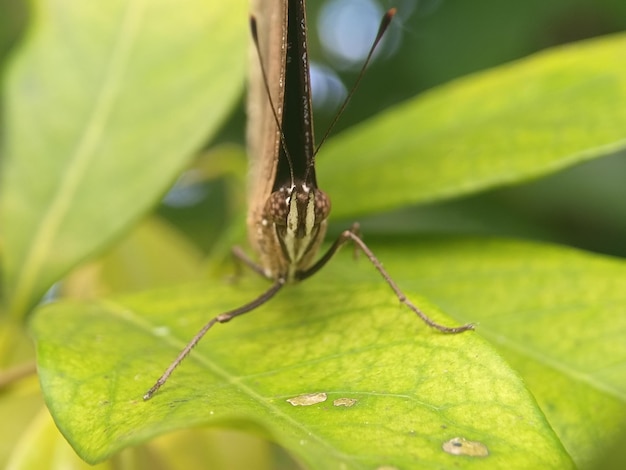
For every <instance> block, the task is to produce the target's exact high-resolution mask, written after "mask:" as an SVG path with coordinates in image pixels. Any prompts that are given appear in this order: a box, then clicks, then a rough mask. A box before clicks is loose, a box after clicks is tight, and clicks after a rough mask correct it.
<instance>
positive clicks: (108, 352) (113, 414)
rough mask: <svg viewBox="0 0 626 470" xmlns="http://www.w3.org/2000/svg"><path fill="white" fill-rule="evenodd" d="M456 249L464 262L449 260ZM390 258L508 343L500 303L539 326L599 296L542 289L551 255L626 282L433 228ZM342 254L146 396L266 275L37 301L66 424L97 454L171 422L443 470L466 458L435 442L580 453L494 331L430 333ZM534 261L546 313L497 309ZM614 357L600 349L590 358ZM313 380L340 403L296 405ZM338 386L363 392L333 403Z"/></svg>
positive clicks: (399, 270) (48, 376)
mask: <svg viewBox="0 0 626 470" xmlns="http://www.w3.org/2000/svg"><path fill="white" fill-rule="evenodd" d="M450 251H452V252H453V253H454V255H455V258H454V259H456V260H460V262H459V263H457V264H454V265H452V264H451V261H450V260H451V258H450V257H449V256H448V255H449V253H450ZM425 254H428V256H425ZM479 254H480V255H481V256H480V257H479ZM548 254H551V257H549V256H547V255H548ZM380 256H381V258H382V259H383V260H384V262H385V263H386V266H388V267H389V269H390V270H391V272H392V273H393V274H394V276H395V277H396V278H397V280H398V282H399V283H400V285H401V286H403V287H405V288H406V289H407V291H408V292H409V293H410V295H411V296H412V297H413V298H415V300H416V302H417V303H418V304H419V305H421V306H422V307H424V308H425V309H426V310H427V311H428V312H430V313H432V314H436V311H437V308H436V307H434V304H432V303H431V302H430V301H431V300H434V301H435V302H436V304H437V305H439V306H444V308H445V310H446V311H448V312H450V313H452V314H454V315H455V317H456V318H457V321H459V322H461V321H465V320H468V319H472V320H473V319H477V320H479V321H480V322H481V324H480V331H482V330H483V329H484V330H485V331H487V332H488V334H489V333H491V334H497V335H498V337H499V338H502V339H503V340H506V339H509V341H510V342H512V341H513V338H515V334H512V333H511V332H510V330H509V329H506V328H502V329H501V330H498V331H497V333H492V332H493V331H495V330H496V328H497V325H498V324H499V322H502V321H503V319H508V318H509V317H508V316H506V315H512V314H513V313H515V315H516V318H517V317H519V318H520V322H523V321H526V322H529V323H531V324H532V321H533V319H535V318H537V316H538V315H540V314H541V313H544V314H545V315H550V314H551V313H552V310H551V308H550V306H551V304H552V303H553V302H555V301H556V299H558V298H559V297H561V296H563V295H565V293H570V292H571V295H572V296H573V297H574V298H575V299H576V300H578V301H580V303H581V304H584V302H585V299H589V297H588V295H589V294H588V292H590V291H591V292H593V282H591V286H590V287H589V288H588V290H587V293H585V296H583V295H582V294H583V292H582V291H580V290H576V289H571V287H572V286H571V284H570V282H567V280H563V281H562V286H563V287H562V288H560V289H556V290H554V294H551V295H548V294H544V293H542V290H541V286H542V285H548V283H550V285H552V281H555V280H556V281H558V276H559V273H558V271H557V270H554V269H553V266H554V265H555V264H558V263H559V262H563V263H570V264H571V263H577V264H578V265H580V267H581V268H582V267H584V266H590V267H594V266H595V265H597V266H595V267H596V269H595V272H596V274H597V272H598V271H600V272H603V270H604V272H606V273H609V272H611V271H612V270H613V271H619V272H620V274H621V277H622V278H624V277H625V276H624V267H623V266H621V265H615V266H614V265H612V263H610V262H604V263H603V262H602V260H600V261H597V260H595V259H594V257H588V256H584V255H580V254H578V253H571V252H568V251H565V250H560V249H555V248H543V247H540V246H533V245H525V244H519V243H508V242H496V241H494V242H492V243H484V242H480V241H472V240H469V241H463V240H449V241H443V242H435V241H432V240H425V241H424V243H422V244H420V246H419V247H417V246H416V245H413V244H412V245H411V246H409V245H403V244H399V245H398V246H397V248H395V249H384V250H382V251H381V254H380ZM342 258H343V259H340V260H336V261H335V262H334V263H332V265H331V266H329V267H328V269H327V270H325V271H324V272H323V273H320V275H318V276H316V277H314V278H313V279H311V280H310V281H308V282H306V283H302V284H301V285H298V286H296V287H293V288H291V289H288V290H285V291H284V292H282V293H281V294H280V295H279V296H278V298H276V299H274V300H273V301H272V302H271V303H270V304H269V305H266V306H264V307H262V308H261V309H259V310H258V311H257V312H254V313H253V314H251V315H249V316H247V317H246V318H245V319H244V318H242V319H238V320H237V321H235V322H232V323H231V324H229V325H225V326H219V327H217V328H216V329H215V330H213V331H211V332H210V333H209V336H208V337H207V338H206V339H205V341H204V342H203V343H201V344H200V345H199V347H198V348H197V349H196V350H195V351H194V353H193V354H192V357H190V358H189V359H188V360H187V361H186V362H185V363H184V364H183V365H182V367H181V368H180V369H179V370H177V372H176V373H175V374H174V375H173V376H172V379H171V381H170V382H168V383H167V384H166V386H165V387H164V388H163V389H162V390H161V391H160V392H159V393H158V394H157V395H156V396H155V397H154V398H153V399H152V400H151V401H149V402H142V401H141V395H142V394H143V392H144V391H145V390H146V389H147V388H148V387H149V386H150V385H151V384H152V381H153V380H155V379H156V377H157V376H158V375H159V374H160V373H161V372H162V370H163V368H164V367H165V365H166V364H167V363H169V362H170V361H171V360H172V358H173V357H174V356H175V355H176V353H177V352H178V351H179V350H180V349H182V347H183V345H184V343H185V342H186V341H187V340H188V339H189V338H190V337H191V336H192V335H193V334H194V333H195V331H196V330H197V329H199V327H200V325H201V324H202V323H203V322H205V321H206V320H207V319H208V317H210V316H212V315H213V314H214V313H217V312H220V311H223V310H226V309H228V308H231V307H233V306H235V305H239V304H241V303H242V302H243V301H244V300H245V299H246V298H252V297H253V296H254V295H255V294H254V293H255V292H259V291H260V290H261V289H262V288H263V287H264V286H265V284H264V283H262V282H261V281H259V280H256V279H248V278H246V279H244V280H243V282H242V284H241V285H239V286H232V285H224V284H223V283H216V284H213V285H211V286H207V285H199V286H197V287H195V288H180V289H170V290H167V291H158V292H149V293H145V294H143V295H137V296H134V297H125V298H118V299H115V300H113V301H112V302H107V301H102V302H95V303H91V304H84V303H74V302H61V303H58V304H56V305H50V306H48V307H45V308H43V309H42V310H41V311H40V312H39V313H38V314H37V315H36V317H35V322H34V324H33V328H34V332H35V335H36V337H37V342H38V354H39V362H40V366H41V367H40V375H41V378H42V382H43V384H44V390H45V393H46V400H47V402H48V404H49V406H50V409H51V411H52V413H53V415H54V416H55V419H56V421H57V423H58V425H59V427H60V428H61V429H62V431H63V432H64V434H65V435H66V437H67V438H68V440H69V441H70V442H72V444H73V445H74V447H75V449H76V450H77V451H78V452H79V453H80V455H82V456H83V457H84V458H86V459H87V460H88V461H92V462H93V461H97V460H100V459H102V458H105V457H106V456H107V455H110V454H111V453H112V452H114V451H116V450H118V449H119V448H120V447H122V446H126V445H130V444H135V443H138V442H141V441H143V440H145V439H147V438H149V437H151V436H153V435H155V434H157V433H160V432H165V431H167V430H171V429H176V428H179V427H184V426H193V425H198V424H204V423H210V424H214V425H216V424H217V425H225V424H227V425H229V426H235V427H241V426H243V427H247V428H250V427H252V429H257V430H262V432H264V433H267V434H269V435H270V436H272V438H274V439H276V440H277V441H278V442H279V443H281V444H282V445H285V446H286V447H287V448H288V449H289V450H290V451H291V452H293V453H295V454H296V455H298V456H299V457H300V458H301V459H304V461H305V462H306V463H307V464H308V465H310V466H312V467H313V468H328V467H329V465H330V466H331V467H336V466H337V465H338V464H339V463H344V464H346V465H347V466H348V467H353V468H363V467H368V468H369V467H371V466H375V465H384V464H387V465H395V466H398V467H399V468H401V467H407V466H411V465H415V462H420V465H421V466H423V467H431V466H438V465H439V466H441V465H448V466H449V465H453V464H454V463H455V462H457V463H459V457H453V456H450V455H448V454H446V453H444V452H443V451H442V450H441V446H442V444H443V443H444V442H445V441H447V440H448V439H451V438H453V437H456V436H462V437H465V438H467V439H470V440H475V441H480V442H482V443H484V444H485V445H486V446H487V447H488V448H489V451H490V456H489V457H487V458H486V459H484V460H481V461H480V462H474V463H475V464H476V465H481V466H489V467H491V466H493V468H496V467H498V466H502V465H503V464H504V462H506V464H507V465H509V466H511V467H513V468H515V467H522V466H524V465H526V466H528V465H531V463H530V462H534V463H533V465H534V464H537V465H540V466H541V467H542V468H563V467H567V466H569V465H570V463H569V462H568V457H567V454H565V452H564V451H563V449H562V448H561V447H560V444H559V442H558V440H556V439H555V437H554V435H553V434H552V431H551V429H550V428H549V427H548V426H547V425H546V423H545V422H544V421H543V417H542V415H541V413H540V412H538V410H537V409H536V408H535V405H534V403H533V400H532V399H530V397H529V396H528V395H527V394H526V392H525V389H524V386H523V385H522V383H521V382H519V381H518V380H517V378H516V376H515V374H512V373H511V371H509V370H508V369H507V367H506V366H505V365H504V364H503V363H502V362H501V361H500V360H499V359H498V357H497V356H496V355H494V354H493V352H492V351H491V350H490V348H489V347H487V346H486V344H485V343H483V342H482V341H481V340H480V339H479V338H477V337H476V335H475V334H473V333H469V334H463V335H458V336H445V335H441V334H437V333H435V332H432V331H429V330H427V329H426V328H425V327H424V325H422V324H421V323H419V321H417V320H416V319H415V317H414V316H413V315H412V314H410V313H409V312H408V311H406V310H405V309H403V308H399V307H397V306H396V305H395V301H394V298H393V294H392V293H390V292H389V290H388V288H387V287H386V286H385V285H384V284H383V283H382V282H381V280H380V278H379V277H378V275H377V273H376V272H374V270H373V269H372V268H371V267H370V266H368V265H367V264H366V262H364V261H363V262H362V263H359V265H358V266H357V265H354V264H353V263H352V262H350V260H349V253H344V255H343V256H342ZM522 263H525V264H530V265H531V266H535V267H536V268H535V272H534V273H533V274H537V276H539V275H541V276H542V279H543V281H544V282H543V283H542V284H539V285H538V284H536V283H533V282H527V284H524V285H523V286H522V287H520V289H519V293H517V295H519V298H524V299H532V300H533V305H534V306H535V310H530V309H526V310H524V309H523V308H522V307H523V305H522V304H521V303H520V302H517V303H516V302H515V300H516V298H513V303H512V304H511V305H512V307H510V308H511V310H508V305H509V304H505V305H507V311H505V312H503V311H502V307H501V305H502V304H501V303H499V302H497V300H498V299H499V298H501V297H502V296H506V295H507V293H508V288H507V287H505V285H506V284H504V285H503V283H502V281H501V279H502V276H503V275H504V274H505V273H508V274H509V275H515V274H516V273H517V274H519V275H520V276H522V277H523V273H524V271H523V270H521V269H519V268H517V269H516V266H519V265H520V264H522ZM444 268H445V269H444ZM524 279H525V278H524ZM576 279H578V277H576ZM479 280H480V281H482V282H480V285H481V288H480V289H479V290H474V291H472V295H469V293H468V292H469V291H468V290H467V286H468V284H469V285H470V286H471V284H472V283H473V282H478V281H479ZM329 281H330V282H329ZM570 281H571V279H570ZM337 285H341V289H337V288H336V286H337ZM417 292H420V293H421V292H425V293H427V296H424V297H417ZM603 292H604V291H603ZM577 294H578V296H577ZM242 297H243V298H242ZM477 306H478V307H480V309H479V310H477V309H476V308H477ZM483 306H484V307H485V308H482V307H483ZM174 312H176V313H175V314H174ZM436 317H440V315H436ZM572 321H573V322H576V321H578V320H577V318H576V317H574V318H573V320H572ZM599 321H600V322H602V319H599ZM450 322H451V321H450V320H448V323H450ZM601 324H602V323H601ZM492 325H493V326H492ZM92 329H93V333H92V332H91V331H92ZM105 329H106V331H107V334H106V336H104V335H102V333H101V332H102V331H104V330H105ZM513 331H514V330H513ZM532 331H533V333H535V334H538V335H539V338H541V337H542V336H541V333H542V331H541V330H532ZM79 332H80V333H79ZM96 332H98V333H96ZM94 335H96V337H97V340H96V341H94V340H93V338H94ZM234 351H236V354H235V353H233V352H234ZM79 352H80V353H79ZM567 352H568V351H565V350H562V349H561V350H557V353H558V354H560V353H563V354H566V353H567ZM558 357H560V356H558ZM526 359H527V360H528V361H529V362H531V363H532V362H535V361H536V358H535V357H532V356H527V357H526ZM604 360H605V358H603V357H596V359H595V360H594V361H595V362H594V364H595V365H597V366H599V365H600V363H604ZM573 366H575V364H574V365H573ZM546 377H548V376H547V375H546V376H544V379H546ZM576 378H577V377H575V376H572V377H571V379H573V380H576ZM620 386H621V385H620ZM310 392H326V393H327V394H328V400H327V401H326V402H324V403H321V404H318V405H313V406H311V407H293V406H291V405H290V404H288V403H287V402H286V399H288V398H292V397H295V396H299V395H301V394H304V393H310ZM342 397H348V398H356V399H357V404H356V405H354V406H353V407H350V408H344V407H337V406H333V404H332V402H333V400H335V399H336V398H342ZM68 400H69V401H71V402H72V408H73V409H72V411H70V410H69V408H68V406H67V404H68ZM86 416H90V418H89V419H84V418H81V417H86ZM94 417H96V418H95V419H94ZM102 423H106V424H102ZM356 436H358V438H356ZM461 459H462V460H461V461H462V462H463V464H464V465H466V464H467V465H470V466H471V465H472V463H471V462H467V461H466V459H468V458H467V457H465V458H461ZM470 460H471V459H470Z"/></svg>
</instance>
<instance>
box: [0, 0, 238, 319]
mask: <svg viewBox="0 0 626 470" xmlns="http://www.w3.org/2000/svg"><path fill="white" fill-rule="evenodd" d="M33 17H34V22H33V25H32V29H31V32H30V33H31V34H30V37H29V40H28V41H27V42H26V44H25V45H24V47H23V49H22V50H21V51H20V52H19V53H18V54H17V55H16V57H15V61H14V62H13V64H12V66H11V68H10V70H9V75H8V79H7V81H6V87H5V90H4V93H5V100H6V101H5V102H6V112H5V122H6V142H5V148H4V149H3V151H2V154H3V157H4V159H5V161H4V168H3V172H2V173H3V179H2V181H1V183H0V188H1V190H2V193H1V194H0V204H1V206H0V226H1V227H2V230H3V237H4V245H5V256H4V271H5V280H6V284H7V285H6V292H7V294H8V296H9V297H10V298H9V303H10V304H11V309H12V312H13V314H14V315H16V316H20V315H23V314H24V312H25V311H27V310H28V308H29V307H30V306H32V305H33V303H34V302H36V301H37V300H38V299H39V298H40V296H41V295H42V294H43V293H44V292H45V291H46V289H48V288H49V287H50V285H51V284H52V283H53V282H55V281H56V280H57V279H58V278H59V277H60V276H61V275H63V274H64V273H65V272H67V271H68V270H69V269H70V268H71V267H73V266H74V265H75V264H76V263H78V262H79V261H81V260H83V259H84V258H86V257H87V256H90V255H92V254H93V253H94V252H95V251H96V250H99V249H102V247H103V246H104V245H105V244H106V243H109V242H110V241H111V240H112V239H113V238H114V237H116V236H119V235H120V233H121V232H122V231H123V230H125V229H126V228H127V227H128V226H129V224H130V223H132V222H133V221H135V220H136V219H137V218H138V217H139V216H140V215H142V214H143V213H145V212H146V211H147V209H149V208H150V206H152V205H153V204H154V203H155V201H156V200H157V199H158V197H159V196H160V195H161V194H162V193H163V192H164V191H165V189H166V188H167V186H168V185H170V184H171V182H172V181H173V179H174V178H175V177H176V175H177V174H178V173H179V172H180V171H181V169H182V168H183V167H184V166H185V164H186V163H187V162H188V161H189V159H190V157H191V156H192V154H193V151H194V150H195V149H197V148H198V147H199V146H200V144H201V143H202V142H203V141H204V140H205V139H206V138H207V136H210V135H211V134H213V133H214V132H215V131H216V130H217V128H218V127H219V125H220V124H221V123H222V122H223V120H224V118H225V117H226V115H227V113H228V111H229V110H230V109H231V107H232V106H233V104H234V102H235V100H236V99H237V98H238V96H239V95H240V92H241V88H242V83H243V74H244V63H245V58H246V52H245V46H246V39H247V34H246V31H247V24H246V5H245V2H243V1H237V2H226V3H225V2H206V1H200V0H189V1H188V2H186V3H185V6H184V7H182V6H181V5H180V2H176V1H173V0H150V1H147V0H135V1H130V2H129V1H108V2H97V3H94V2H70V3H65V2H43V1H40V2H36V4H35V11H34V14H33Z"/></svg>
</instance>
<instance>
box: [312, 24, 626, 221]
mask: <svg viewBox="0 0 626 470" xmlns="http://www.w3.org/2000/svg"><path fill="white" fill-rule="evenodd" d="M625 50H626V35H624V34H619V35H614V36H607V37H604V38H600V39H594V40H590V41H584V42H580V43H576V44H573V45H568V46H564V47H559V48H554V49H550V50H547V51H544V52H541V53H538V54H535V55H533V56H530V57H528V58H525V59H523V60H520V61H517V62H513V63H511V64H507V65H503V66H500V67H496V68H494V69H490V70H489V71H486V72H481V73H478V74H475V75H473V76H469V77H465V78H461V79H459V80H456V81H454V82H452V83H449V84H447V85H444V86H441V87H438V88H436V89H433V90H431V91H429V92H427V93H424V94H422V95H420V96H418V97H417V98H415V99H414V100H412V101H409V102H405V103H403V104H401V105H399V106H397V107H395V108H392V109H390V110H388V111H387V112H385V113H382V114H380V115H378V116H376V117H375V118H373V119H371V120H370V121H367V122H365V123H363V124H361V125H358V126H356V127H354V128H353V129H352V130H350V131H347V132H345V133H344V134H342V135H340V136H337V138H335V139H332V140H330V141H329V142H328V144H327V145H326V146H324V148H323V150H322V151H321V152H320V155H319V156H318V158H317V162H318V167H319V168H318V179H319V181H320V184H321V186H322V188H324V189H325V190H326V191H328V192H329V194H331V195H332V198H333V212H334V215H335V216H339V217H346V216H348V215H350V216H352V215H355V214H368V213H373V212H380V211H383V210H385V209H390V208H397V207H402V206H406V205H409V204H415V203H418V202H424V201H432V200H436V199H442V198H450V197H454V196H459V195H463V194H467V193H471V192H476V191H479V190H483V189H487V188H490V187H493V186H501V185H504V184H511V183H516V182H521V181H526V180H528V179H531V178H536V177H539V176H541V175H545V174H548V173H551V172H554V171H557V170H559V169H562V168H565V167H568V166H571V165H574V164H576V163H578V162H581V161H585V160H588V159H591V158H596V157H600V156H603V155H607V154H609V153H613V152H616V151H618V150H620V149H624V147H626V61H624V60H623V57H624V51H625ZM355 99H356V98H355ZM346 175H350V177H346ZM355 195H367V197H365V196H363V197H355Z"/></svg>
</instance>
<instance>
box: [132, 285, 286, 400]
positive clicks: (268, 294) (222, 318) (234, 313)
mask: <svg viewBox="0 0 626 470" xmlns="http://www.w3.org/2000/svg"><path fill="white" fill-rule="evenodd" d="M284 285H285V280H284V279H283V278H279V279H277V280H276V281H275V282H274V284H272V287H270V288H269V289H268V290H266V291H265V292H264V293H263V294H261V295H260V296H259V297H257V298H256V299H254V300H253V301H252V302H250V303H247V304H246V305H244V306H242V307H239V308H236V309H234V310H231V311H230V312H226V313H221V314H220V315H218V316H216V317H214V318H212V319H211V320H210V321H209V322H208V323H207V324H206V325H204V326H203V327H202V329H201V330H200V331H198V333H196V336H194V337H193V338H192V340H191V341H190V342H189V343H188V344H187V346H185V348H184V349H183V350H182V351H181V352H180V354H179V355H178V357H177V358H176V359H174V362H172V363H171V364H170V365H169V367H168V368H167V369H166V370H165V372H163V375H161V377H159V380H157V381H156V383H155V384H154V385H153V386H152V388H150V390H148V391H147V392H146V393H145V394H144V396H143V399H144V400H149V399H150V398H152V396H153V395H154V394H155V393H156V392H157V390H159V389H160V388H161V387H162V386H163V384H164V383H165V382H166V381H167V379H168V378H169V376H170V375H172V372H174V369H176V367H178V365H179V364H180V363H181V362H182V361H183V359H185V357H187V355H188V354H189V353H190V352H191V350H192V349H193V348H194V346H196V344H198V343H199V342H200V340H201V339H202V337H203V336H204V335H205V334H206V332H207V331H209V330H210V329H211V327H212V326H213V325H215V324H216V323H226V322H229V321H230V320H232V319H233V318H235V317H238V316H239V315H243V314H244V313H248V312H249V311H251V310H254V309H255V308H257V307H259V306H261V305H263V304H264V303H265V302H267V301H268V300H269V299H271V298H272V297H274V295H276V293H277V292H278V291H279V290H280V289H281V288H282V287H283V286H284Z"/></svg>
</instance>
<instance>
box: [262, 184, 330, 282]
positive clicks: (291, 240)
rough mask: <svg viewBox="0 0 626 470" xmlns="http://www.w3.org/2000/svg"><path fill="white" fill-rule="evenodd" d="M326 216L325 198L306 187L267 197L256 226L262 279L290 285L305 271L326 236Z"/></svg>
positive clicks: (327, 204) (296, 186)
mask: <svg viewBox="0 0 626 470" xmlns="http://www.w3.org/2000/svg"><path fill="white" fill-rule="evenodd" d="M329 213H330V200H329V199H328V197H327V196H326V194H325V193H324V192H323V191H322V190H320V189H317V188H315V187H314V186H311V185H307V184H306V183H295V184H292V185H290V186H283V187H281V188H280V189H278V190H277V191H274V192H273V193H271V194H270V196H269V197H268V199H267V202H266V203H265V207H264V210H263V216H262V217H261V220H260V222H259V223H258V225H257V242H258V243H259V246H260V250H259V251H260V256H261V259H260V262H261V266H263V269H264V272H265V275H266V276H267V277H269V278H273V279H276V278H278V277H283V278H284V279H285V280H287V281H294V280H295V278H296V273H297V272H299V271H304V270H305V269H306V268H308V267H309V266H310V265H311V264H312V262H313V258H314V257H315V255H316V253H317V251H318V249H319V247H320V245H321V243H322V241H323V240H324V236H325V235H326V226H327V218H328V214H329Z"/></svg>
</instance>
